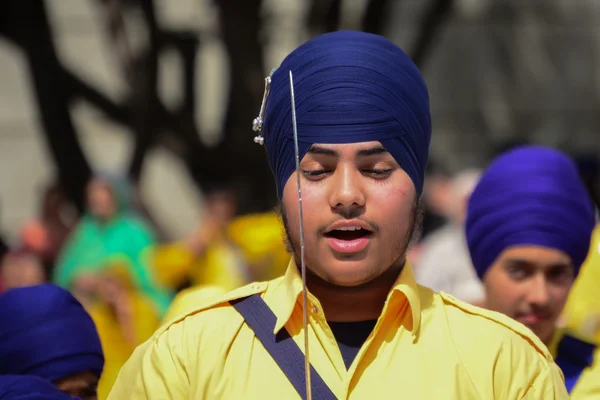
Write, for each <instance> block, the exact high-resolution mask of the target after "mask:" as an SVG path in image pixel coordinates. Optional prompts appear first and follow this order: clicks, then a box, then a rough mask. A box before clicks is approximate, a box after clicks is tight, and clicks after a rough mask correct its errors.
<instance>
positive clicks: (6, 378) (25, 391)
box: [0, 375, 74, 400]
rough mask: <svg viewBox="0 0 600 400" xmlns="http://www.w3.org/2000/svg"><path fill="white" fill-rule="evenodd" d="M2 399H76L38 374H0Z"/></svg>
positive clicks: (0, 395) (0, 397) (0, 399)
mask: <svg viewBox="0 0 600 400" xmlns="http://www.w3.org/2000/svg"><path fill="white" fill-rule="evenodd" d="M0 400H74V398H73V397H71V396H69V395H68V394H66V393H63V392H61V391H60V390H58V388H57V387H56V386H54V385H53V384H52V383H50V382H48V381H47V380H45V379H42V378H38V377H37V376H31V375H0Z"/></svg>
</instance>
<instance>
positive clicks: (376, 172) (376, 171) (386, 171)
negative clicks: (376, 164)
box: [363, 168, 392, 176]
mask: <svg viewBox="0 0 600 400" xmlns="http://www.w3.org/2000/svg"><path fill="white" fill-rule="evenodd" d="M363 172H364V173H366V174H371V175H380V176H383V175H389V174H390V173H391V172H392V169H391V168H390V169H365V170H363Z"/></svg>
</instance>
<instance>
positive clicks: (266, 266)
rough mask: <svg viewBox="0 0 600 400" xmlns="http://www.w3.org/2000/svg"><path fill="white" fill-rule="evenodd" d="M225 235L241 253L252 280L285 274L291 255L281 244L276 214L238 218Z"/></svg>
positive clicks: (282, 230) (279, 226)
mask: <svg viewBox="0 0 600 400" xmlns="http://www.w3.org/2000/svg"><path fill="white" fill-rule="evenodd" d="M227 235H228V237H229V238H230V240H231V241H232V242H233V243H235V245H237V246H238V247H239V248H240V249H241V251H242V252H243V254H244V258H245V260H246V262H247V263H248V265H249V268H250V271H251V274H252V276H253V278H254V280H258V281H263V280H270V279H274V278H276V277H278V276H281V275H283V274H284V273H285V267H286V265H287V261H288V260H289V259H290V254H289V253H288V252H287V250H286V248H285V244H284V242H283V235H284V229H283V224H282V223H281V221H280V219H279V217H278V216H277V214H276V213H274V212H268V213H260V214H248V215H243V216H241V217H238V218H236V219H234V220H233V222H232V223H231V224H230V225H229V228H228V230H227Z"/></svg>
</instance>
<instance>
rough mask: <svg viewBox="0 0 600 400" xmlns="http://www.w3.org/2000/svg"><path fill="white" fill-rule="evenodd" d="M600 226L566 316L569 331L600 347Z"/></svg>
mask: <svg viewBox="0 0 600 400" xmlns="http://www.w3.org/2000/svg"><path fill="white" fill-rule="evenodd" d="M599 293H600V225H598V226H597V227H596V229H595V230H594V234H593V236H592V241H591V245H590V251H589V254H588V257H587V259H586V261H585V263H584V264H583V266H582V267H581V271H580V272H579V276H578V277H577V280H576V281H575V284H574V285H573V288H572V289H571V293H570V294H569V299H568V301H567V305H566V306H565V310H564V313H563V316H564V317H563V319H564V323H565V326H566V328H567V329H568V330H569V331H571V332H575V333H576V334H577V335H579V336H580V337H582V339H584V340H587V341H591V342H594V343H598V344H600V295H599Z"/></svg>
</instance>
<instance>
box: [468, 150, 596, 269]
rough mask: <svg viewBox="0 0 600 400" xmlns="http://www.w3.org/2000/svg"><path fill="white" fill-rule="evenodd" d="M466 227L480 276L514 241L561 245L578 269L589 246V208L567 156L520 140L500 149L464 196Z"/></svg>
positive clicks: (591, 217)
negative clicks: (521, 143)
mask: <svg viewBox="0 0 600 400" xmlns="http://www.w3.org/2000/svg"><path fill="white" fill-rule="evenodd" d="M465 229H466V235H467V243H468V246H469V252H470V253H471V259H472V260H473V265H474V266H475V270H476V271H477V275H478V276H479V278H481V279H483V276H484V275H485V273H486V272H487V270H488V268H489V267H490V266H491V265H492V264H493V263H494V261H495V260H496V258H497V257H498V256H499V255H500V253H502V251H503V250H504V249H506V248H508V247H511V246H518V245H538V246H543V247H549V248H552V249H556V250H561V251H563V252H564V253H566V254H567V255H569V257H570V258H571V261H572V262H573V266H574V268H575V272H576V273H577V272H578V271H579V268H580V266H581V264H582V263H583V262H584V260H585V258H586V256H587V253H588V250H589V246H590V240H591V235H592V231H593V229H594V210H593V207H592V202H591V200H590V197H589V195H588V193H587V191H586V189H585V186H584V185H583V182H582V181H581V179H580V178H579V174H578V171H577V167H576V166H575V163H574V162H573V161H572V160H571V159H570V158H569V157H567V156H566V155H564V154H563V153H561V152H559V151H557V150H554V149H549V148H545V147H539V146H524V147H519V148H516V149H514V150H512V151H509V152H507V153H504V154H502V155H501V156H500V157H498V158H497V159H495V160H494V161H493V162H492V163H491V165H490V166H489V168H488V169H487V171H486V172H485V173H484V174H483V176H482V177H481V180H480V181H479V183H478V185H477V186H476V187H475V190H474V191H473V193H472V194H471V197H470V199H469V205H468V209H467V221H466V228H465Z"/></svg>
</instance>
